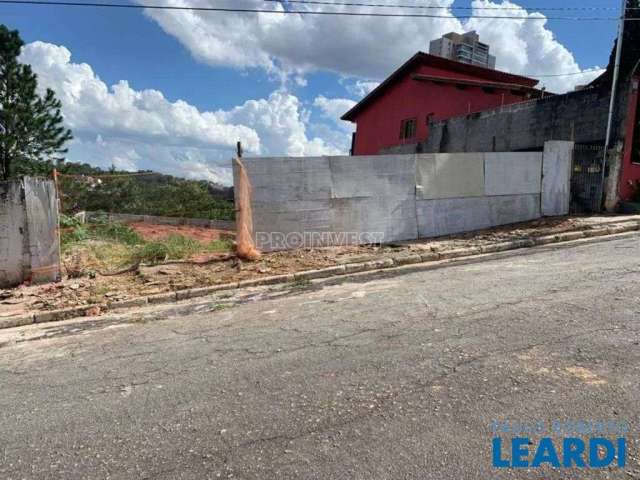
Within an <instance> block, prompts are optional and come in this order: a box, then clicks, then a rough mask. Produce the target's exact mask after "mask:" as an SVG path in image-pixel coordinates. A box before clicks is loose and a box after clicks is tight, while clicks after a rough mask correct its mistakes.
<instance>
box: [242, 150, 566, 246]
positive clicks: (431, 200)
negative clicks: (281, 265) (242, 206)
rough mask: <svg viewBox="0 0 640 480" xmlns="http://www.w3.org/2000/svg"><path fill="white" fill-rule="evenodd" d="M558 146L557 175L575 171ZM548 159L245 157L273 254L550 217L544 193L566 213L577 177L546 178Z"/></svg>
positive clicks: (260, 226) (258, 222)
mask: <svg viewBox="0 0 640 480" xmlns="http://www.w3.org/2000/svg"><path fill="white" fill-rule="evenodd" d="M554 144H555V145H549V152H550V157H549V158H550V162H552V163H550V164H549V165H548V166H547V171H548V172H555V171H556V170H558V171H560V170H561V171H562V172H565V171H568V170H569V169H570V165H571V151H572V148H571V147H572V144H571V143H570V142H554ZM543 157H544V156H543V153H542V152H528V153H527V152H525V153H465V154H454V155H451V154H417V155H415V154H414V155H377V156H355V157H310V158H248V159H243V162H244V164H245V167H246V168H247V173H248V175H249V178H250V180H251V182H252V186H253V197H252V208H253V223H254V233H255V237H256V243H257V246H258V248H260V249H262V250H266V251H268V250H278V249H285V248H295V247H298V246H321V245H336V244H352V243H371V242H393V241H400V240H410V239H415V238H419V237H435V236H441V235H448V234H452V233H459V232H465V231H471V230H478V229H483V228H488V227H491V226H495V225H503V224H508V223H515V222H521V221H526V220H531V219H535V218H538V217H540V216H541V214H542V210H541V195H545V201H546V203H547V206H546V207H545V208H547V210H548V211H550V212H553V214H555V215H561V214H566V213H568V202H569V196H568V192H569V178H568V176H567V175H565V174H557V175H554V174H552V173H549V174H548V175H547V176H546V177H543V176H542V172H543V169H544V168H545V166H544V164H545V160H544V158H543ZM545 178H546V179H547V180H545ZM234 179H237V172H236V171H235V170H234ZM547 181H548V182H549V184H548V185H547V184H545V182H547ZM563 182H564V183H563ZM236 188H237V185H236ZM565 206H566V208H565Z"/></svg>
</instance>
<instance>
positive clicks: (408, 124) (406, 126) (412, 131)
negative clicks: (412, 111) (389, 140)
mask: <svg viewBox="0 0 640 480" xmlns="http://www.w3.org/2000/svg"><path fill="white" fill-rule="evenodd" d="M417 124H418V119H417V118H408V119H406V120H402V122H400V140H405V139H407V138H413V137H415V136H416V126H417Z"/></svg>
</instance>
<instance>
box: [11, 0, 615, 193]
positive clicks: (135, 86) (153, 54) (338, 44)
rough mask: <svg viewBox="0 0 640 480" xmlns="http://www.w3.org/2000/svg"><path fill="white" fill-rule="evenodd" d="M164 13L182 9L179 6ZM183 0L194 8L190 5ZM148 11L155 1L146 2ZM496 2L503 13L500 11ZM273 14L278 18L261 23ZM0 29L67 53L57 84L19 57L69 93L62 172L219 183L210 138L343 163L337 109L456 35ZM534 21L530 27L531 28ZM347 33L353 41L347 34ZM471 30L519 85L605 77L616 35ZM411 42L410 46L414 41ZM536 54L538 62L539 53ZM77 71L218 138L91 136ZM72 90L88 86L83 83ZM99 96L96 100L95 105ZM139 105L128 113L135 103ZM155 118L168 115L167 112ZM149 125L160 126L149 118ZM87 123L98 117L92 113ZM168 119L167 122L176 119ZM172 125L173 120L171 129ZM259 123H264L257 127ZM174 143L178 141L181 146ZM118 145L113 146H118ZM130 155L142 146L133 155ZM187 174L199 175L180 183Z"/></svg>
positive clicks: (287, 28) (467, 1)
mask: <svg viewBox="0 0 640 480" xmlns="http://www.w3.org/2000/svg"><path fill="white" fill-rule="evenodd" d="M164 1H173V2H182V3H185V2H186V3H188V2H187V0H164ZM194 1H195V2H196V3H197V0H194ZM221 1H222V2H224V1H225V0H221ZM226 1H230V0H226ZM408 1H409V2H411V0H408ZM413 1H417V0H413ZM477 1H482V2H485V4H486V5H495V4H491V3H489V0H477ZM242 2H244V4H243V5H264V4H261V3H260V2H258V1H256V0H236V2H235V4H236V5H238V4H240V3H242ZM436 2H438V3H439V4H441V5H448V4H450V3H451V1H450V0H434V1H433V2H432V3H436ZM149 3H156V4H157V3H161V2H160V0H154V1H152V0H149ZM217 3H220V2H217ZM231 3H234V2H233V1H231ZM388 3H393V2H388ZM404 3H408V2H407V1H405V2H404ZM417 3H422V4H424V2H417ZM559 3H560V2H552V1H549V0H537V1H536V0H519V1H515V2H514V4H515V5H517V6H521V7H524V8H525V9H526V10H527V11H528V12H529V13H531V12H533V11H534V10H531V9H530V7H557V6H558V5H559ZM496 4H497V5H507V4H503V3H502V2H496ZM453 5H454V6H470V5H471V0H456V1H455V2H454V3H453ZM508 5H511V4H508ZM561 5H562V6H563V7H585V6H594V7H602V6H607V7H615V6H616V5H617V2H613V1H611V2H605V1H603V0H583V1H577V0H568V1H563V2H561ZM476 6H477V3H476ZM615 13H616V12H614V11H609V12H583V11H576V12H572V11H566V12H557V14H559V15H570V16H576V15H585V16H593V15H606V16H614V15H615ZM554 14H556V12H548V15H549V16H550V15H554ZM274 16H276V15H271V17H274ZM278 17H280V16H278ZM0 19H1V20H0V21H1V22H2V23H4V24H6V25H7V26H9V27H10V28H16V29H18V30H19V31H20V33H21V35H22V37H23V39H24V41H25V42H26V43H27V44H32V43H33V42H43V44H46V45H49V44H50V45H51V48H53V47H54V46H55V47H64V48H66V49H67V50H68V52H69V53H70V55H71V57H70V60H69V61H68V62H66V61H65V60H60V61H61V62H62V63H63V64H64V68H63V69H62V70H56V71H55V72H54V71H52V70H51V68H54V67H53V66H52V65H51V62H48V61H47V60H46V59H47V58H53V56H52V53H51V52H53V50H46V49H45V48H44V47H43V45H42V44H40V48H39V49H33V51H31V52H29V55H27V57H28V58H30V59H31V62H33V64H34V68H35V69H36V71H38V73H41V76H42V77H43V81H44V80H46V82H47V83H48V84H49V85H48V86H52V87H54V88H55V89H56V91H58V90H60V89H65V88H68V89H70V92H68V95H65V94H64V92H59V95H60V96H61V97H62V99H63V104H64V105H65V108H67V105H69V106H68V109H69V110H73V109H74V108H75V109H76V110H77V111H72V112H71V113H70V115H69V117H70V119H69V122H75V123H74V124H73V126H74V127H75V128H74V130H76V129H77V130H78V132H80V134H79V135H76V136H77V137H79V143H78V144H76V145H74V146H73V148H72V154H73V158H72V159H73V160H82V159H83V158H82V156H83V155H86V156H91V157H92V158H86V160H87V161H90V162H92V163H96V164H101V165H104V164H108V163H109V162H111V163H114V162H113V159H112V158H111V159H110V158H109V156H115V157H118V158H119V160H118V161H120V162H121V165H120V166H122V167H123V168H131V169H135V168H148V167H149V166H152V167H154V166H155V167H156V168H159V169H164V170H165V171H169V172H172V173H176V174H184V175H196V176H198V175H199V176H204V177H207V178H211V179H219V180H221V181H225V180H226V181H228V179H229V177H228V172H226V173H225V172H224V171H223V170H220V169H219V168H218V167H220V166H222V167H223V168H225V167H226V164H225V162H226V159H227V158H228V155H229V151H230V145H232V144H233V143H234V140H233V139H232V140H230V141H229V142H228V143H227V142H226V141H220V139H219V138H218V137H219V136H220V135H221V134H222V135H224V133H222V132H221V131H220V130H219V129H220V128H221V127H222V126H225V128H226V126H229V125H231V126H237V127H246V129H253V130H255V132H256V137H257V140H256V138H254V137H252V136H251V135H249V136H250V137H251V138H253V141H254V143H256V142H257V143H256V146H255V150H256V151H255V152H254V153H255V154H263V155H268V154H272V155H275V154H313V153H316V154H318V153H337V152H338V151H344V149H345V148H348V137H349V135H350V131H349V126H346V125H340V122H339V121H337V120H336V116H337V115H339V113H340V112H341V110H340V109H341V108H342V109H344V108H348V106H349V105H350V103H349V102H352V101H353V100H357V99H358V98H359V97H360V96H361V95H362V94H364V93H365V92H366V91H367V89H368V88H371V86H372V85H374V84H375V81H379V80H380V79H382V78H383V77H384V75H385V73H387V72H389V71H391V70H392V69H393V67H395V66H397V65H399V64H400V63H402V62H403V61H404V60H406V58H407V57H408V55H409V54H410V52H413V51H415V50H417V49H418V48H420V49H422V50H428V40H429V39H431V38H432V37H437V36H439V34H440V33H441V32H440V31H438V30H442V29H444V30H443V31H445V30H448V29H449V28H448V27H450V26H452V25H453V26H454V27H455V22H457V20H455V19H453V20H452V21H449V20H446V21H444V20H443V21H439V20H426V19H420V20H417V21H416V20H411V23H404V22H403V23H400V22H396V23H394V22H395V20H390V21H388V22H387V23H386V24H385V25H393V26H390V27H389V28H388V29H384V30H382V29H381V30H380V31H376V32H373V33H372V32H371V30H372V28H371V24H367V23H365V22H364V21H360V20H359V19H351V18H340V22H342V23H341V24H337V22H333V23H323V22H324V21H325V19H322V21H320V20H316V18H312V17H308V19H304V21H305V22H308V23H306V24H302V23H300V22H298V23H296V22H294V21H293V20H291V21H288V22H287V23H277V24H274V25H271V24H270V23H269V22H270V21H271V20H264V21H261V22H260V24H259V26H258V28H260V29H263V30H264V31H263V32H261V33H260V34H259V35H258V34H256V35H255V36H254V32H255V30H256V26H255V25H254V26H251V25H249V26H247V25H246V21H245V17H240V16H233V17H232V16H230V15H229V14H224V13H207V14H204V15H202V16H201V17H199V18H188V17H186V16H179V15H174V14H173V13H169V14H167V15H164V14H163V15H155V14H153V16H151V15H148V14H145V13H144V11H142V10H132V9H126V10H119V9H92V8H63V7H50V6H49V7H48V6H26V5H19V6H9V5H0ZM326 20H327V21H331V20H330V19H326ZM191 22H193V23H191ZM234 22H235V23H234ZM452 22H453V23H452ZM463 23H464V22H463ZM534 23H540V22H528V24H534ZM336 25H337V26H336ZM375 25H379V24H375ZM334 26H335V27H334ZM249 28H251V29H249ZM334 28H335V30H334ZM465 28H466V27H465ZM468 28H471V27H470V26H469V27H468ZM243 29H246V30H243ZM347 30H353V32H346V31H347ZM479 30H480V33H481V38H482V39H484V40H488V41H489V43H491V44H492V48H493V50H494V53H496V54H497V55H498V66H499V67H501V68H504V69H508V70H511V71H516V72H518V73H536V72H537V73H558V72H566V71H567V70H571V71H575V70H577V69H586V68H590V67H594V66H604V65H606V63H607V60H608V56H609V53H610V49H611V45H612V40H613V37H614V36H615V32H616V23H615V22H573V21H559V20H558V21H556V20H549V21H548V22H547V23H546V25H545V26H544V28H541V29H537V30H535V31H530V30H528V27H527V26H522V27H520V28H519V30H517V31H516V30H514V31H509V29H505V28H502V26H495V25H490V24H486V25H484V24H483V25H482V26H481V28H480V29H479ZM194 32H202V34H200V33H197V34H196V33H194ZM229 32H235V34H236V35H237V36H235V37H234V35H233V34H229V35H228V33H229ZM247 32H248V35H249V37H250V38H249V39H248V40H246V41H245V38H246V36H243V34H244V35H246V34H247ZM305 32H307V34H305ZM308 32H311V33H308ZM399 32H401V33H399ZM412 32H419V34H418V35H416V34H415V33H414V34H413V35H412ZM549 34H552V35H551V36H550V35H549ZM402 35H405V36H404V37H403V36H402ZM540 35H543V36H545V37H544V38H543V40H536V38H537V36H540ZM280 36H281V37H282V38H280ZM309 38H310V39H309ZM540 38H542V37H540ZM221 39H222V42H221ZM225 42H228V43H225ZM541 42H544V44H543V43H541ZM496 43H499V44H500V48H501V49H502V50H501V51H496ZM536 43H538V44H536ZM334 44H335V45H334ZM523 45H526V49H527V51H528V53H527V55H524V56H523V55H521V54H519V53H518V51H519V50H523V48H524V47H523ZM537 50H541V51H542V50H544V51H545V52H546V53H544V54H543V53H540V52H539V51H537ZM56 52H57V53H60V52H59V51H56ZM501 52H502V55H501ZM540 55H543V56H540ZM56 58H57V57H56ZM60 58H62V57H60ZM31 62H30V63H31ZM65 62H66V63H65ZM83 63H86V64H87V65H88V66H90V69H91V72H92V74H89V73H87V72H85V73H83V75H85V74H86V75H89V76H90V77H91V75H93V77H91V78H92V81H93V82H97V81H100V82H103V83H104V84H105V85H106V87H107V88H109V87H111V86H112V85H114V84H116V83H117V82H119V81H122V80H125V81H126V82H127V85H128V87H129V88H130V89H131V91H133V92H138V93H139V92H144V91H146V90H154V91H158V92H161V94H162V96H163V97H164V99H165V100H166V101H167V102H168V104H169V105H170V104H172V103H173V102H176V101H178V100H182V101H184V102H186V103H187V104H188V105H189V106H190V107H193V108H195V109H196V110H197V112H198V115H197V118H198V121H203V122H208V121H209V122H210V121H213V120H215V122H214V123H212V124H211V125H210V126H211V127H212V128H213V129H214V130H215V131H216V133H215V134H213V136H212V135H211V134H210V133H211V129H210V128H209V127H207V126H206V125H205V126H203V127H202V128H203V129H204V130H203V131H205V130H206V132H208V133H205V134H203V136H201V137H198V138H196V140H197V141H196V142H194V141H193V138H192V139H191V140H192V142H191V143H192V144H194V145H195V144H196V143H198V142H199V143H198V145H199V147H198V148H200V150H199V151H198V152H196V151H195V150H193V151H190V153H187V154H176V152H177V150H176V149H178V148H183V147H185V146H191V145H189V143H188V140H189V138H185V140H184V142H181V143H179V145H176V144H175V138H176V133H171V132H169V131H167V129H166V128H164V129H163V128H159V129H158V131H157V132H156V133H154V136H153V138H152V140H153V141H150V138H148V137H146V136H145V134H144V133H141V132H140V131H137V130H136V129H135V128H134V129H133V130H132V132H131V133H130V135H129V133H128V132H127V131H126V129H125V128H115V127H113V124H116V123H120V124H121V123H122V121H121V120H114V121H113V122H112V126H109V125H106V127H100V126H99V125H98V126H96V127H95V128H93V127H91V124H92V123H93V124H95V123H97V124H100V123H101V122H102V123H105V122H103V119H99V121H97V122H94V121H93V120H92V117H91V116H90V114H89V113H87V112H88V109H87V108H86V105H80V103H81V102H83V101H85V102H89V103H91V96H90V95H88V94H83V95H81V96H80V97H83V98H80V97H78V96H77V95H76V94H74V93H73V92H74V91H76V93H77V88H76V89H75V90H73V88H72V87H70V85H71V84H72V83H73V82H72V81H70V80H69V78H73V79H74V80H73V81H79V80H78V76H77V75H75V76H73V77H67V76H68V75H72V74H71V73H70V72H71V71H70V68H71V66H72V65H77V64H83ZM43 69H44V70H43ZM46 69H49V70H46ZM522 70H526V71H522ZM529 70H531V71H529ZM534 70H535V71H534ZM94 77H95V78H94ZM579 80H580V79H579V78H575V79H574V78H566V79H565V78H561V79H554V80H551V81H553V82H555V83H554V84H552V85H550V86H552V87H553V89H554V90H558V89H568V88H571V87H572V86H573V84H572V83H567V82H574V81H575V82H578V81H579ZM81 85H85V86H86V82H84V83H81ZM82 88H85V87H84V86H83V87H82ZM85 93H86V92H85ZM103 94H104V92H103V93H101V95H103ZM74 95H76V96H74ZM274 95H275V97H274ZM67 97H68V99H66V98H67ZM84 98H87V99H88V100H85V99H84ZM251 100H255V101H256V102H262V103H256V104H249V105H248V104H247V103H246V102H248V101H251ZM136 101H137V102H138V103H139V99H138V100H136ZM72 103H73V104H72ZM239 107H240V109H239V110H238V108H239ZM294 107H295V108H294ZM122 108H124V107H122V106H114V107H113V109H114V110H113V111H112V112H108V111H107V112H105V115H107V116H108V115H114V112H115V111H118V112H119V113H118V115H121V114H123V112H122V111H121V110H122ZM136 108H140V109H142V110H144V111H143V112H142V113H149V112H148V111H147V110H146V109H147V108H149V107H147V106H146V105H143V106H142V107H136ZM162 108H163V109H165V110H166V108H167V105H164V106H163V107H162ZM234 109H236V110H234ZM274 109H280V110H274ZM205 112H210V113H212V114H214V113H215V115H210V116H208V117H207V116H206V115H204V116H205V117H207V118H206V119H204V117H203V115H200V114H204V113H205ZM216 112H218V113H216ZM265 112H268V115H271V116H272V117H273V118H274V119H275V118H277V119H283V118H284V117H283V115H285V116H287V118H286V119H284V120H278V121H277V122H275V123H278V122H280V123H281V124H279V125H278V126H277V128H274V127H273V125H274V121H272V120H267V119H265V118H264V117H265V115H266V114H267V113H265ZM65 113H66V112H65ZM138 113H140V112H138ZM152 113H153V114H154V115H161V114H160V113H158V112H152ZM94 114H95V115H96V116H97V115H99V113H98V112H96V113H94ZM172 115H176V112H173V113H172ZM292 115H293V116H294V117H296V119H295V120H296V121H295V122H294V124H290V125H288V126H289V127H290V130H291V131H294V133H295V135H294V134H292V135H291V138H289V139H288V140H287V141H281V140H282V139H281V138H279V137H278V135H280V136H282V135H285V136H286V135H287V133H283V129H285V128H286V127H287V125H285V124H282V122H289V121H290V120H291V119H290V118H288V117H290V116H292ZM214 116H215V117H216V118H215V119H213V117H214ZM114 118H115V117H114ZM117 118H120V117H117ZM154 118H155V117H154ZM173 118H174V120H173V121H174V122H175V117H173ZM83 122H84V123H83ZM216 122H217V123H216ZM260 122H262V123H261V125H260V126H256V125H257V123H260ZM125 123H126V122H125ZM207 129H208V130H207ZM216 129H217V130H216ZM246 129H245V130H246ZM296 129H297V130H296ZM241 130H242V129H241ZM238 131H240V130H238V129H237V128H236V130H233V129H231V130H229V132H232V133H230V134H234V133H237V132H238ZM163 133H164V134H165V135H167V136H169V135H171V136H172V139H171V140H166V142H165V141H164V140H163V139H162V138H161V137H162V134H163ZM240 133H242V131H240ZM180 135H181V133H180V132H178V136H180ZM186 137H189V135H186ZM214 137H215V138H214ZM110 142H111V143H110ZM118 142H119V143H120V146H119V147H118V148H116V143H118ZM207 142H209V144H207ZM248 142H249V144H251V142H252V140H251V139H249V140H248ZM165 143H166V145H164V146H165V147H166V149H165V150H164V151H163V153H162V155H159V157H163V158H164V160H162V161H158V163H157V165H155V164H154V163H153V161H152V160H151V159H148V158H145V157H146V156H147V155H149V152H152V151H153V145H154V144H157V145H163V144H165ZM107 144H109V145H110V146H109V148H106V146H105V145H107ZM141 144H146V145H144V146H140V145H141ZM258 144H259V145H258ZM123 145H127V146H126V147H123ZM131 145H133V147H131ZM98 147H100V148H101V149H102V150H100V152H101V153H100V152H98V150H99V148H98ZM111 147H113V148H111ZM123 152H124V153H123ZM202 152H205V153H204V154H203V153H202ZM185 158H187V160H185ZM194 164H197V165H198V166H197V167H196V168H195V169H193V171H189V169H190V168H192V167H193V165H194ZM222 177H224V178H222Z"/></svg>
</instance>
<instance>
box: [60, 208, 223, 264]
mask: <svg viewBox="0 0 640 480" xmlns="http://www.w3.org/2000/svg"><path fill="white" fill-rule="evenodd" d="M60 227H61V229H60V230H61V236H60V238H61V250H62V253H63V255H64V256H66V257H67V258H69V259H71V260H74V261H73V262H67V263H69V264H72V263H73V264H75V263H77V261H75V259H76V258H82V260H83V263H89V264H91V265H92V266H97V267H98V268H103V269H112V268H119V267H123V266H127V265H134V264H137V263H147V264H155V263H161V262H164V261H167V260H183V259H187V258H190V257H192V256H194V255H197V254H204V253H215V252H224V251H228V250H231V248H232V247H233V243H232V242H231V241H230V240H215V241H213V242H211V243H209V244H207V245H203V244H202V243H200V242H198V241H197V240H194V239H192V238H189V237H185V236H183V235H171V236H169V237H167V238H166V239H163V240H155V241H145V240H144V238H142V237H141V236H140V235H139V234H138V233H137V232H136V231H135V230H133V229H132V228H131V227H130V226H128V225H126V224H123V223H117V222H109V221H108V220H107V219H106V218H105V219H101V218H97V219H92V221H91V222H90V223H86V224H83V223H81V222H80V221H79V220H77V219H75V218H73V217H68V216H66V215H62V216H61V219H60Z"/></svg>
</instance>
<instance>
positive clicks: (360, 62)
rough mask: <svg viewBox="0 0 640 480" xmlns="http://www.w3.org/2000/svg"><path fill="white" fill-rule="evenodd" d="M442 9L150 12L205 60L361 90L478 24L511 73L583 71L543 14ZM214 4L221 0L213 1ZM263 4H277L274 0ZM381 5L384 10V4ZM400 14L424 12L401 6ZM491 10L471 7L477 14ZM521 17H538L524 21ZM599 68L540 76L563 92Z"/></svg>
mask: <svg viewBox="0 0 640 480" xmlns="http://www.w3.org/2000/svg"><path fill="white" fill-rule="evenodd" d="M164 2H165V3H167V4H171V5H186V4H187V3H188V1H187V0H164ZM403 3H405V4H407V3H410V4H415V5H424V2H422V0H405V2H403ZM430 4H431V5H440V6H442V7H445V8H443V9H442V10H428V12H429V13H431V14H438V15H444V16H445V17H447V18H376V17H351V16H349V17H347V16H345V17H340V16H326V15H320V16H316V15H294V14H287V15H282V14H269V13H262V14H247V13H212V12H189V11H162V10H149V11H147V12H146V13H147V15H148V16H150V17H151V18H153V19H154V20H155V21H156V22H158V24H159V25H160V26H161V27H162V28H163V29H164V30H165V31H166V32H167V33H169V34H171V35H173V36H174V37H176V38H177V39H178V40H180V41H181V42H182V43H183V44H184V45H185V46H186V47H187V48H188V49H189V50H190V51H191V53H192V54H193V55H194V56H195V58H197V59H198V60H200V61H201V62H203V63H207V64H209V65H216V66H230V67H235V68H240V69H246V68H262V69H265V70H267V71H268V72H271V73H273V74H274V75H277V76H278V77H279V78H282V77H286V76H287V75H288V74H294V77H295V79H296V81H299V79H300V74H304V72H309V71H317V70H324V71H333V72H336V73H338V74H340V75H343V76H346V77H355V78H357V79H358V82H360V83H356V84H355V85H353V86H352V88H354V89H356V90H357V94H358V95H359V96H362V95H364V94H366V93H368V91H370V89H371V88H373V87H374V86H375V84H376V82H373V80H378V81H379V80H381V79H383V78H385V77H386V76H387V75H389V74H390V73H391V72H392V71H393V70H394V69H395V68H396V67H398V66H399V65H400V64H402V63H403V62H404V61H405V60H407V59H408V58H409V57H410V56H411V55H413V54H414V53H416V52H417V51H419V50H422V51H427V50H428V48H429V41H430V40H433V39H434V38H438V37H439V36H440V35H442V34H444V33H447V32H449V31H465V30H472V29H477V30H478V31H479V33H480V34H481V38H482V40H483V41H486V42H488V43H490V44H491V46H492V49H493V52H494V53H495V54H496V55H497V57H498V66H499V67H500V68H502V69H504V70H507V71H510V72H513V73H531V74H544V75H549V74H558V73H566V72H576V71H579V70H581V68H580V66H579V65H578V63H577V62H576V60H575V58H574V56H573V55H572V54H571V52H570V51H569V50H568V49H567V48H566V47H565V46H563V45H562V44H561V43H559V42H558V40H557V39H556V38H555V37H554V35H553V33H552V32H551V30H549V28H548V25H547V22H546V21H545V20H544V16H543V15H541V14H540V13H535V12H528V11H527V10H525V9H524V8H520V10H517V8H519V6H518V5H517V4H515V3H512V2H509V1H507V0H505V1H502V2H491V1H490V0H474V1H473V3H472V5H473V6H474V7H475V8H476V9H479V8H481V7H487V6H490V7H500V6H504V7H509V8H516V10H509V11H508V14H509V16H522V17H523V19H522V20H500V19H479V18H476V19H471V20H465V21H460V20H459V19H457V18H456V17H455V16H453V14H452V13H451V10H449V8H448V7H451V5H452V4H453V0H436V1H433V2H430ZM216 5H218V3H216ZM270 5H271V6H269V5H266V6H265V4H263V5H261V6H260V8H271V9H274V10H275V9H278V10H281V9H282V5H280V4H279V3H275V4H270ZM219 6H221V7H233V6H235V7H249V6H254V7H255V4H254V3H251V2H246V1H243V0H221V1H220V2H219ZM293 8H295V9H307V10H309V9H312V10H329V9H330V10H349V11H356V10H357V11H361V12H369V11H378V12H380V11H381V9H380V8H374V7H349V6H327V5H300V4H295V5H294V7H293ZM382 10H385V11H386V9H382ZM403 12H406V13H410V12H423V13H424V12H425V11H424V10H403ZM488 12H490V13H495V11H491V10H474V11H473V14H475V15H487V13H488ZM525 17H539V18H542V20H534V21H528V20H524V18H525ZM596 75H597V72H595V73H590V74H585V75H582V76H581V75H576V76H568V77H552V78H548V79H546V81H545V84H546V85H547V86H548V88H549V89H550V90H554V91H559V92H562V91H566V90H570V89H572V88H573V87H574V86H575V85H576V84H581V83H586V82H587V81H589V80H590V79H592V78H594V77H595V76H596Z"/></svg>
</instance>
